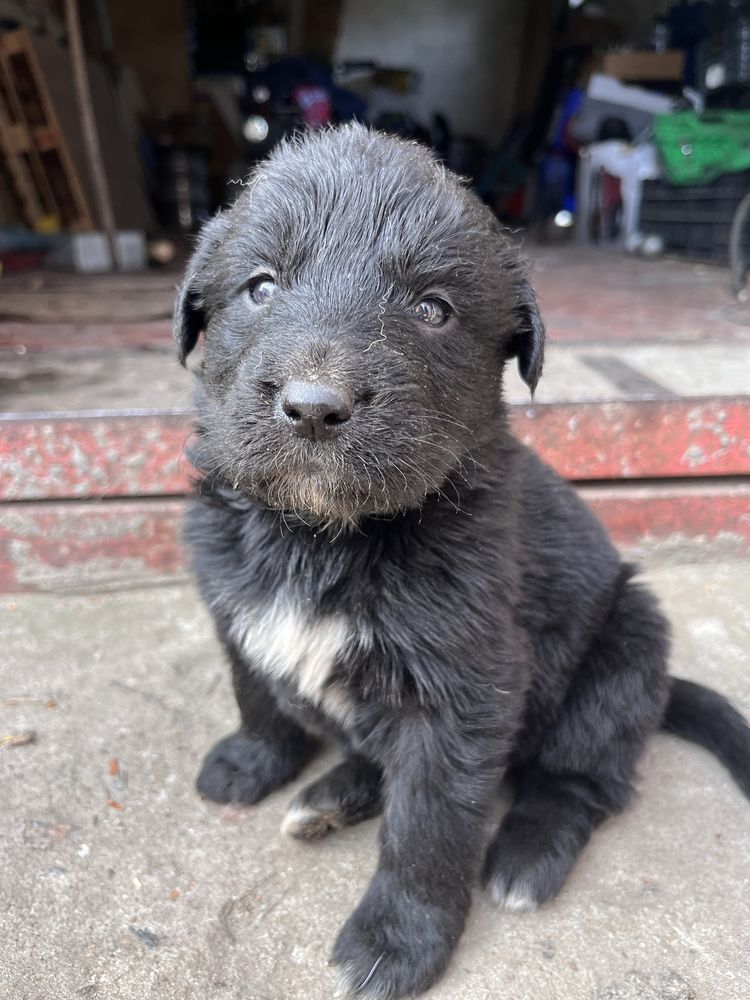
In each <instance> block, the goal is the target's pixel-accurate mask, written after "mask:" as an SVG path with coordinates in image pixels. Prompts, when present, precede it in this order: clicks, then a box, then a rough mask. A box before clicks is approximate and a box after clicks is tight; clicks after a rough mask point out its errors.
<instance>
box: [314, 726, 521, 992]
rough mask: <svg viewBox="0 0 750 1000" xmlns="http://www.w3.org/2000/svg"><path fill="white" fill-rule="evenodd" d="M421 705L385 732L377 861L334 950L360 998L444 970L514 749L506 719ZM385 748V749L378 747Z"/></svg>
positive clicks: (408, 988) (423, 983) (422, 982)
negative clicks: (503, 725)
mask: <svg viewBox="0 0 750 1000" xmlns="http://www.w3.org/2000/svg"><path fill="white" fill-rule="evenodd" d="M491 714H492V713H486V714H485V715H484V717H483V718H482V719H463V720H460V721H456V720H455V719H454V720H452V721H449V720H447V719H446V718H445V716H444V715H442V714H441V715H438V714H437V713H430V714H428V713H427V712H426V711H423V710H420V711H414V712H413V713H412V714H410V715H409V717H408V718H406V719H402V720H400V721H399V722H398V723H397V724H396V725H395V726H394V727H393V729H391V728H390V727H389V729H388V732H387V734H386V735H385V738H384V739H383V744H384V748H383V751H382V761H381V762H382V763H383V766H384V775H385V815H384V820H383V825H382V827H381V831H380V859H379V864H378V869H377V871H376V873H375V875H374V877H373V879H372V881H371V883H370V885H369V887H368V889H367V892H366V893H365V895H364V897H363V898H362V900H361V902H360V904H359V906H358V907H357V909H356V910H355V911H354V913H353V914H352V915H351V917H350V918H349V920H348V921H347V922H346V924H345V925H344V927H343V929H342V930H341V933H340V934H339V937H338V939H337V941H336V944H335V947H334V951H333V959H334V961H335V962H337V963H338V964H339V965H340V966H341V968H340V974H341V977H342V979H343V981H344V984H345V986H346V987H347V988H348V989H349V990H350V991H351V992H352V993H356V995H357V996H358V997H360V996H363V997H373V998H374V997H378V998H381V997H389V998H394V997H400V996H404V995H407V994H412V993H420V992H422V991H423V990H425V989H427V988H428V987H429V986H430V985H431V984H432V983H433V982H434V981H435V980H436V979H437V978H438V976H440V974H441V973H442V972H443V970H444V968H445V966H446V965H447V963H448V960H449V958H450V955H451V952H452V951H453V948H454V946H455V944H456V942H457V941H458V938H459V936H460V934H461V932H462V930H463V927H464V922H465V920H466V915H467V913H468V910H469V905H470V900H471V889H472V886H473V884H474V881H475V877H476V874H477V869H478V865H479V861H480V857H481V854H482V851H483V848H484V846H485V844H486V838H487V829H486V827H487V823H486V820H487V816H488V813H489V811H490V806H491V803H492V800H493V796H494V794H496V792H497V788H498V783H499V778H500V772H501V767H502V762H503V757H504V755H505V747H504V746H503V741H502V740H501V738H499V733H498V730H499V729H500V727H499V725H498V723H499V720H498V718H497V717H496V716H495V718H494V725H491V724H489V720H488V717H489V715H491ZM379 755H380V754H379Z"/></svg>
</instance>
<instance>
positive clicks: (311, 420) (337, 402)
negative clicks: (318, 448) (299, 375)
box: [281, 379, 352, 440]
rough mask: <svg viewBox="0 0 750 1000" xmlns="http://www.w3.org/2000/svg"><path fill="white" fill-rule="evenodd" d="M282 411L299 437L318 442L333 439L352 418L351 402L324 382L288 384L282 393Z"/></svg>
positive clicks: (293, 382)
mask: <svg viewBox="0 0 750 1000" xmlns="http://www.w3.org/2000/svg"><path fill="white" fill-rule="evenodd" d="M281 409H282V410H283V411H284V413H285V414H286V417H287V419H288V420H289V422H290V423H291V425H292V427H293V428H294V430H295V431H296V433H297V434H299V435H300V437H306V438H310V439H311V440H319V439H321V438H328V437H333V436H334V434H336V433H337V432H338V430H339V427H340V426H341V424H345V423H346V421H347V420H348V419H349V417H351V415H352V405H351V402H350V400H349V399H348V398H347V397H346V395H345V394H344V393H343V392H342V391H341V390H340V389H334V388H333V386H331V385H328V384H327V383H325V382H317V381H316V382H303V381H297V380H296V379H295V380H293V381H291V382H287V384H286V385H285V386H284V388H283V389H282V392H281Z"/></svg>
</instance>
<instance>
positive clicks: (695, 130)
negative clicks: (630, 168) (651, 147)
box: [653, 111, 750, 184]
mask: <svg viewBox="0 0 750 1000" xmlns="http://www.w3.org/2000/svg"><path fill="white" fill-rule="evenodd" d="M653 128H654V142H655V143H656V146H657V148H658V150H659V152H660V154H661V157H662V162H663V164H664V172H665V174H666V177H667V180H669V181H670V182H671V183H672V184H707V183H709V182H710V181H713V180H716V178H717V177H720V176H721V175H722V174H731V173H736V172H737V171H739V170H748V169H750V111H707V112H706V113H705V114H703V115H697V114H696V113H695V112H694V111H678V112H676V113H675V114H671V115H656V116H655V117H654V125H653Z"/></svg>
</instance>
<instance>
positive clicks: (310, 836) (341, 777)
mask: <svg viewBox="0 0 750 1000" xmlns="http://www.w3.org/2000/svg"><path fill="white" fill-rule="evenodd" d="M382 782H383V774H382V771H381V769H380V768H379V767H378V766H377V764H372V763H370V761H368V760H366V759H365V758H364V757H360V756H359V755H358V754H352V755H351V756H350V757H347V758H346V760H343V761H342V762H341V763H340V764H338V765H337V766H336V767H333V768H331V770H330V771H326V773H325V774H324V775H323V776H322V777H321V778H318V780H317V781H314V782H312V784H310V785H307V786H306V787H305V788H303V789H302V791H301V792H299V793H298V794H297V795H295V797H294V799H292V802H291V804H290V806H289V809H288V811H287V814H286V816H285V817H284V822H283V823H282V824H281V830H282V832H283V833H288V834H289V836H291V837H296V838H297V839H298V840H315V839H317V838H319V837H324V836H325V835H326V834H327V833H331V832H332V831H334V830H341V829H342V828H343V827H345V826H353V825H354V824H355V823H361V822H362V820H365V819H370V818H371V817H372V816H377V815H378V813H379V812H381V811H382V808H383V802H382V796H381V789H382Z"/></svg>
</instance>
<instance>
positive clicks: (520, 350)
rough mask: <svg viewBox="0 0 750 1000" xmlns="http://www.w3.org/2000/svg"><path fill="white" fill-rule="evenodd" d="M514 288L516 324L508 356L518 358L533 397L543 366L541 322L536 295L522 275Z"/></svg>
mask: <svg viewBox="0 0 750 1000" xmlns="http://www.w3.org/2000/svg"><path fill="white" fill-rule="evenodd" d="M516 287H517V293H516V294H517V299H518V303H517V305H516V307H515V309H514V310H513V312H514V315H515V321H516V322H515V329H514V331H513V334H512V335H511V338H510V344H509V348H508V356H509V357H511V358H513V357H516V358H518V370H519V372H520V373H521V378H522V379H523V380H524V382H525V383H526V385H527V386H528V387H529V389H530V390H531V395H532V396H533V395H534V390H535V389H536V386H537V382H538V381H539V378H540V376H541V374H542V365H543V364H544V339H545V333H544V323H543V322H542V317H541V315H540V313H539V305H538V303H537V299H536V292H535V291H534V289H533V288H532V286H531V283H530V281H529V280H528V278H527V277H525V276H524V277H523V278H522V279H521V282H520V283H519V285H517V286H516Z"/></svg>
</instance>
